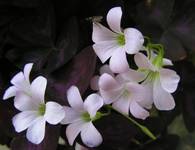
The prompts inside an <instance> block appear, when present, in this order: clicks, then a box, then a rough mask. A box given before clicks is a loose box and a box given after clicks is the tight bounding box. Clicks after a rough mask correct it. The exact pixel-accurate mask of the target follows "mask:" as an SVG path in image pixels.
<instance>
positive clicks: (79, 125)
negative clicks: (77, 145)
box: [66, 121, 85, 145]
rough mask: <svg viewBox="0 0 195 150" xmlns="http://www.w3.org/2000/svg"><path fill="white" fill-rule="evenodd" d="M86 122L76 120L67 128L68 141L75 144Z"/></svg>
mask: <svg viewBox="0 0 195 150" xmlns="http://www.w3.org/2000/svg"><path fill="white" fill-rule="evenodd" d="M84 125H85V123H84V122H83V121H78V122H74V123H72V124H70V125H68V127H67V128H66V137H67V139H68V143H69V144H70V145H73V143H74V140H75V138H76V137H77V136H78V134H79V133H80V132H81V130H82V129H83V127H84Z"/></svg>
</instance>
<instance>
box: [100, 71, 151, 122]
mask: <svg viewBox="0 0 195 150" xmlns="http://www.w3.org/2000/svg"><path fill="white" fill-rule="evenodd" d="M120 81H121V80H116V79H115V78H113V77H112V76H111V75H109V74H106V73H105V74H103V75H102V76H100V79H99V89H100V94H101V96H102V97H103V98H104V102H105V103H106V104H111V103H113V104H112V106H113V107H114V108H115V109H116V110H118V111H120V112H121V113H124V114H126V115H128V114H129V111H130V112H131V114H132V115H133V116H134V117H136V118H139V119H146V118H147V117H148V116H149V113H148V111H146V110H145V109H144V108H143V106H142V105H141V103H142V101H144V98H145V95H146V93H145V89H144V87H143V86H141V85H139V84H138V83H136V82H120Z"/></svg>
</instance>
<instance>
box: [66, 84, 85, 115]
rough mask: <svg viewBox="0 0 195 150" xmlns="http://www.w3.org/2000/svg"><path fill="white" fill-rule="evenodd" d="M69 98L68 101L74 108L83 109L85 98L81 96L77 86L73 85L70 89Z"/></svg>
mask: <svg viewBox="0 0 195 150" xmlns="http://www.w3.org/2000/svg"><path fill="white" fill-rule="evenodd" d="M67 99H68V103H69V104H70V106H71V107H72V108H74V109H75V110H78V111H81V110H83V100H82V98H81V94H80V92H79V89H78V88H77V87H76V86H71V87H70V88H69V89H68V91H67Z"/></svg>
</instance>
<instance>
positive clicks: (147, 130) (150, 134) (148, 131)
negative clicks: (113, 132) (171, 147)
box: [108, 105, 156, 140]
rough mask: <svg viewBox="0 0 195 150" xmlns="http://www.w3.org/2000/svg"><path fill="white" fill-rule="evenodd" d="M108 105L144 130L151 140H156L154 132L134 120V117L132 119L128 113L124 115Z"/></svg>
mask: <svg viewBox="0 0 195 150" xmlns="http://www.w3.org/2000/svg"><path fill="white" fill-rule="evenodd" d="M108 107H109V108H110V109H112V110H114V111H116V112H118V113H120V114H121V115H123V116H124V117H125V118H127V119H128V120H129V121H131V122H132V123H133V124H135V125H136V126H138V127H139V128H140V129H141V130H142V132H144V134H146V135H147V136H148V137H150V138H151V139H152V140H156V137H155V136H154V134H153V133H152V132H151V131H150V130H149V129H148V128H147V127H145V126H143V125H141V124H139V123H138V122H137V121H135V120H134V119H132V118H131V117H129V116H128V115H125V114H123V113H121V112H119V111H118V110H116V109H114V108H113V107H112V106H110V105H108Z"/></svg>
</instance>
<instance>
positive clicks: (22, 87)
mask: <svg viewBox="0 0 195 150" xmlns="http://www.w3.org/2000/svg"><path fill="white" fill-rule="evenodd" d="M32 66H33V64H32V63H29V64H26V65H25V66H24V71H23V72H19V73H17V74H16V75H15V76H14V77H13V78H12V79H11V83H12V84H13V86H11V87H9V88H8V89H7V90H6V91H5V94H4V96H3V99H4V100H6V99H8V98H11V97H13V96H17V92H24V93H29V91H30V90H29V89H30V80H29V76H30V72H31V69H32Z"/></svg>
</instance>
